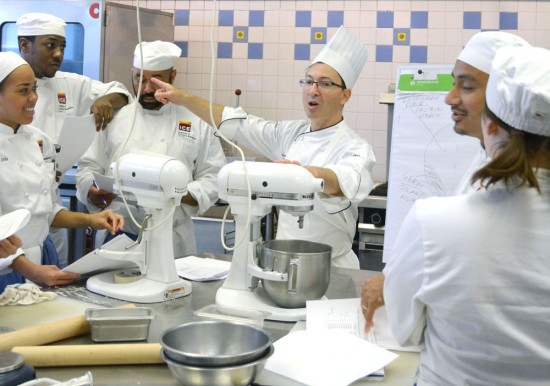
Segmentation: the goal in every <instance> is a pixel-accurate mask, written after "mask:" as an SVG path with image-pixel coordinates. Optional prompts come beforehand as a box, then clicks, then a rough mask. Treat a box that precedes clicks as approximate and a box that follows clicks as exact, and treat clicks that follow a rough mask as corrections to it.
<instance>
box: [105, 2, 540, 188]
mask: <svg viewBox="0 0 550 386" xmlns="http://www.w3.org/2000/svg"><path fill="white" fill-rule="evenodd" d="M114 2H117V3H123V4H128V5H136V2H135V1H114ZM139 4H140V7H143V8H150V9H160V10H164V11H169V12H173V13H174V19H175V31H174V32H175V40H176V43H177V44H179V45H180V46H181V47H182V49H183V54H182V56H183V58H182V59H181V60H180V63H179V65H178V67H177V68H178V71H179V76H178V78H177V79H176V85H177V86H179V87H183V88H185V89H187V90H188V91H189V92H191V93H194V94H196V95H200V96H202V97H205V98H208V97H209V86H210V70H211V59H210V58H211V47H210V35H211V30H210V26H211V23H212V18H213V15H214V11H213V9H214V2H213V1H195V0H191V1H189V0H183V1H180V0H161V1H150V0H143V1H140V3H139ZM216 4H217V8H218V12H217V14H216V24H217V27H216V30H215V33H214V40H215V41H216V42H217V46H216V48H215V51H214V52H215V55H216V57H217V58H218V59H217V60H216V76H215V82H214V100H215V101H216V102H218V103H222V104H226V105H232V106H234V105H236V104H237V103H238V104H239V105H241V106H243V107H244V108H245V109H246V110H247V111H248V112H250V113H252V114H257V115H261V116H263V117H265V118H268V119H304V118H305V115H304V112H303V109H302V102H301V89H300V87H299V85H298V80H299V79H301V78H302V77H303V75H304V70H305V68H306V67H307V65H308V64H309V63H310V60H311V59H313V58H314V57H315V55H316V54H317V53H318V52H319V51H320V49H321V48H322V46H323V44H324V43H326V42H327V40H328V39H330V37H332V35H333V34H334V32H335V31H336V30H337V28H338V27H339V26H340V25H341V24H343V25H344V26H345V27H346V28H347V29H349V30H350V31H351V32H352V33H353V34H354V35H355V36H357V37H358V38H359V39H360V40H361V41H362V42H364V43H365V45H366V47H367V50H368V52H369V58H368V62H367V64H366V66H365V68H364V70H363V72H362V74H361V76H360V78H359V80H358V82H357V83H356V85H355V87H354V89H353V96H352V99H351V100H350V102H348V104H347V105H346V108H345V111H344V115H345V118H346V120H347V121H348V122H349V123H350V125H351V127H353V128H355V130H356V131H357V132H358V133H359V134H360V135H361V136H362V137H364V138H365V139H366V140H367V141H368V142H370V143H371V144H372V145H373V147H374V149H375V152H376V157H377V165H376V167H375V171H374V179H375V180H376V181H385V180H386V163H387V160H386V158H387V157H386V152H387V146H386V143H387V140H386V138H387V106H386V105H381V104H380V103H379V95H380V93H383V92H386V91H387V89H388V86H389V84H390V83H393V82H394V80H395V74H396V72H397V67H398V66H399V65H403V64H411V63H427V64H452V63H454V61H455V59H456V56H457V55H458V53H459V52H460V50H461V48H462V46H463V45H464V44H465V43H466V42H467V41H468V39H469V38H470V37H471V36H472V35H473V34H474V33H476V32H478V31H480V30H498V29H500V30H505V31H508V32H511V33H516V34H518V35H520V36H521V37H523V38H525V39H526V40H527V41H529V42H530V43H531V44H533V45H537V46H541V47H545V48H549V49H550V0H544V1H543V0H539V1H535V0H531V1H527V0H518V1H516V0H501V1H496V0H487V1H442V0H441V1H437V0H435V1H434V0H432V1H416V0H410V1H406V0H399V1H398V0H396V1H382V0H380V1H374V0H363V1H359V0H344V1H322V0H314V1H300V0H297V1H288V0H265V1H258V0H251V1H224V0H219V1H217V3H216ZM236 89H240V90H242V94H241V96H240V97H239V99H237V97H236V96H235V90H236Z"/></svg>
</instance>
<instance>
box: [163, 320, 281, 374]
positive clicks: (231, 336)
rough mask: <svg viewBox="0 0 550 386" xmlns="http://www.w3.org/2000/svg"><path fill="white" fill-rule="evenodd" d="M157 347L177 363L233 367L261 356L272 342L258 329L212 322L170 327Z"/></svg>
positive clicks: (269, 337)
mask: <svg viewBox="0 0 550 386" xmlns="http://www.w3.org/2000/svg"><path fill="white" fill-rule="evenodd" d="M160 344H161V346H162V347H163V350H164V354H165V355H166V357H167V358H168V359H169V360H171V361H175V362H177V363H180V364H184V365H188V366H236V365H240V364H246V363H249V362H251V361H255V360H257V359H259V358H262V357H264V356H265V355H266V353H267V352H268V351H269V349H270V347H272V344H273V342H272V339H271V335H270V334H269V333H268V332H267V331H266V330H264V329H263V328H261V327H257V326H253V325H250V324H244V323H234V322H226V321H215V320H212V321H199V322H191V323H186V324H182V325H179V326H176V327H172V328H170V329H168V330H167V331H165V332H164V333H163V334H162V336H161V340H160Z"/></svg>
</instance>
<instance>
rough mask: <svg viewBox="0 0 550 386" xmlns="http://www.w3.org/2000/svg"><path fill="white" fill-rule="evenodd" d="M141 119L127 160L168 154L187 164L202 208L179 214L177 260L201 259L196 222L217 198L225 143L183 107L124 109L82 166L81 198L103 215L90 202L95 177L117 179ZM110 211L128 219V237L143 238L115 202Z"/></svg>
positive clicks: (137, 213)
mask: <svg viewBox="0 0 550 386" xmlns="http://www.w3.org/2000/svg"><path fill="white" fill-rule="evenodd" d="M135 109H137V116H136V119H135V123H134V128H133V131H132V136H131V138H130V140H129V141H128V144H126V146H125V147H124V150H123V151H122V154H126V153H128V152H130V151H131V150H132V149H134V150H145V151H149V152H155V153H159V154H165V155H168V156H171V157H174V158H177V159H179V160H180V161H182V162H183V163H184V164H185V165H186V166H187V167H188V170H189V172H190V182H189V184H188V186H187V189H188V191H189V193H190V194H191V195H192V196H193V197H194V198H195V199H196V200H197V202H198V206H191V205H187V204H182V205H180V206H179V207H177V208H176V212H175V214H174V228H173V229H174V234H173V242H174V256H176V257H179V256H185V255H189V254H192V253H196V243H195V233H194V227H193V221H192V219H191V216H196V215H197V214H199V213H201V212H204V211H206V210H207V209H208V208H210V206H211V205H212V204H213V203H214V202H215V201H216V200H217V198H218V187H217V182H216V178H217V175H218V172H219V170H220V169H221V168H222V166H223V165H225V163H226V160H225V155H224V153H223V150H222V147H221V145H220V141H219V140H218V138H216V137H215V136H214V135H213V128H212V127H211V126H209V125H207V124H206V123H205V122H204V121H202V120H200V119H199V118H198V117H197V116H196V115H194V114H192V113H191V112H190V111H189V110H187V109H186V108H184V107H181V106H175V105H172V104H170V105H165V106H163V107H162V108H161V109H160V110H147V109H144V108H142V106H141V105H140V104H139V103H138V102H135V103H132V104H129V105H127V106H125V107H123V108H122V109H121V110H120V111H119V112H118V113H117V114H116V116H115V118H114V119H113V121H112V122H111V124H110V125H109V128H108V129H107V130H105V131H102V132H99V133H97V134H96V137H95V139H94V141H93V142H92V144H91V146H90V148H89V149H88V150H87V152H86V153H85V154H84V156H83V157H82V159H81V160H80V162H79V164H78V172H77V198H78V199H79V200H80V201H81V202H82V203H84V204H85V205H86V206H87V207H88V210H90V211H92V212H95V211H98V210H99V209H98V208H97V207H96V206H95V205H93V204H92V203H91V202H89V201H88V190H89V188H90V186H92V184H93V180H94V177H93V172H95V173H97V174H104V175H108V176H112V173H111V170H110V165H111V163H112V162H115V161H116V159H117V153H118V152H119V149H120V148H121V147H122V144H123V143H124V141H125V140H126V137H127V136H128V134H129V132H130V129H131V125H132V120H133V115H134V110H135ZM110 208H111V209H113V210H114V211H116V212H117V213H120V214H121V215H124V217H125V222H126V224H125V226H124V231H125V232H129V233H133V234H138V228H137V227H136V226H135V224H134V223H133V221H132V220H131V219H130V218H129V215H128V213H127V211H126V209H125V208H124V206H123V204H122V203H120V202H117V201H114V202H113V203H112V204H111V205H110ZM132 213H133V215H134V217H135V218H136V219H137V220H138V221H139V222H140V223H141V222H142V221H143V219H144V217H145V214H146V213H145V212H144V210H143V209H142V208H136V207H133V209H132Z"/></svg>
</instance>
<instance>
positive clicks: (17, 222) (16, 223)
mask: <svg viewBox="0 0 550 386" xmlns="http://www.w3.org/2000/svg"><path fill="white" fill-rule="evenodd" d="M30 218H31V212H29V211H28V210H27V209H17V210H14V211H13V212H10V213H6V214H5V215H2V216H0V240H3V239H6V238H8V237H10V236H11V235H13V234H14V233H16V232H17V231H19V230H21V228H23V227H24V226H25V225H27V223H28V222H29V220H30Z"/></svg>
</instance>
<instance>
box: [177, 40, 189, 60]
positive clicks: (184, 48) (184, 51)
mask: <svg viewBox="0 0 550 386" xmlns="http://www.w3.org/2000/svg"><path fill="white" fill-rule="evenodd" d="M174 44H175V45H176V46H178V47H179V48H181V57H182V58H187V57H188V56H189V42H174Z"/></svg>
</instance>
